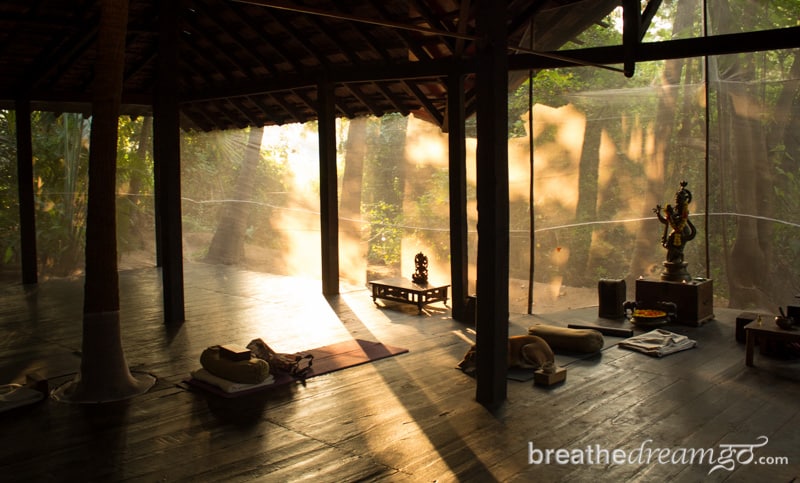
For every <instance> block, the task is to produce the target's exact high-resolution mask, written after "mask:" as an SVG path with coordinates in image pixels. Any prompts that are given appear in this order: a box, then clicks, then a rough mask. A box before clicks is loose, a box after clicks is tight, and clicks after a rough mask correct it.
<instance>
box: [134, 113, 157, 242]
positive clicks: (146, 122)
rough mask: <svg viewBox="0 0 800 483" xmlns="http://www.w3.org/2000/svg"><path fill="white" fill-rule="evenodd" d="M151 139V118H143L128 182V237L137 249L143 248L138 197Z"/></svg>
mask: <svg viewBox="0 0 800 483" xmlns="http://www.w3.org/2000/svg"><path fill="white" fill-rule="evenodd" d="M152 139H153V118H152V117H151V116H145V117H144V119H143V120H142V128H141V131H140V132H139V147H138V148H137V149H136V156H135V159H134V160H133V161H132V162H131V180H130V188H129V192H130V196H129V198H128V201H129V206H130V220H129V221H128V223H129V226H130V228H131V231H130V236H131V238H135V243H136V247H137V248H141V247H143V246H144V235H145V232H146V230H145V227H144V221H143V217H142V212H143V207H142V197H141V196H140V195H141V193H140V191H141V189H142V178H143V177H142V173H144V172H146V171H147V169H148V168H147V157H148V155H149V154H150V153H151V152H152V148H153V146H152Z"/></svg>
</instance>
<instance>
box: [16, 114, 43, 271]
mask: <svg viewBox="0 0 800 483" xmlns="http://www.w3.org/2000/svg"><path fill="white" fill-rule="evenodd" d="M14 109H15V110H16V114H17V115H16V118H17V186H18V190H19V191H18V193H19V232H20V261H21V263H22V283H24V284H33V283H37V282H38V281H39V270H38V267H37V265H36V210H35V205H34V197H33V144H32V141H31V136H32V134H31V103H30V102H29V101H27V100H25V101H23V100H17V101H16V103H15V105H14Z"/></svg>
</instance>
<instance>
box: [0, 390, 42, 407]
mask: <svg viewBox="0 0 800 483" xmlns="http://www.w3.org/2000/svg"><path fill="white" fill-rule="evenodd" d="M42 399H44V394H43V393H41V392H40V391H36V390H34V389H31V388H29V387H25V386H21V385H19V384H3V385H2V386H0V413H1V412H3V411H7V410H9V409H14V408H17V407H20V406H25V405H27V404H32V403H35V402H38V401H41V400H42Z"/></svg>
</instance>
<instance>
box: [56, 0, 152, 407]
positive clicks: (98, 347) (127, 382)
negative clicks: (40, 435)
mask: <svg viewBox="0 0 800 483" xmlns="http://www.w3.org/2000/svg"><path fill="white" fill-rule="evenodd" d="M127 22H128V2H127V0H103V2H102V13H101V19H100V29H99V32H98V39H97V46H98V47H97V61H96V63H95V78H94V85H93V101H92V133H91V139H90V143H91V145H90V151H89V198H88V208H87V226H86V280H85V287H84V300H83V341H82V349H83V354H82V359H81V369H80V373H79V374H78V376H77V377H76V379H75V380H74V381H73V382H71V383H68V384H66V385H64V386H61V387H60V388H58V389H57V390H56V391H55V392H54V397H55V398H56V399H59V400H64V401H68V402H79V403H97V402H106V401H116V400H120V399H127V398H129V397H132V396H135V395H138V394H141V393H143V392H146V391H147V390H148V389H149V388H150V387H151V386H152V385H153V383H154V380H153V379H152V378H151V377H149V376H147V377H143V378H141V379H136V378H135V377H134V376H133V375H132V374H131V372H130V370H129V369H128V365H127V362H126V360H125V354H124V352H123V350H122V341H121V337H120V332H121V330H120V319H119V279H118V274H117V243H116V203H115V201H116V161H117V128H118V124H117V121H118V117H119V105H120V99H121V97H122V75H123V68H124V60H125V34H126V28H127Z"/></svg>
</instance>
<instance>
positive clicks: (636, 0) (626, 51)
mask: <svg viewBox="0 0 800 483" xmlns="http://www.w3.org/2000/svg"><path fill="white" fill-rule="evenodd" d="M641 24H642V6H641V2H640V0H623V2H622V50H623V57H624V62H623V71H624V72H625V77H633V74H634V72H635V70H636V50H637V46H638V45H639V39H640V34H639V31H640V30H641Z"/></svg>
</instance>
